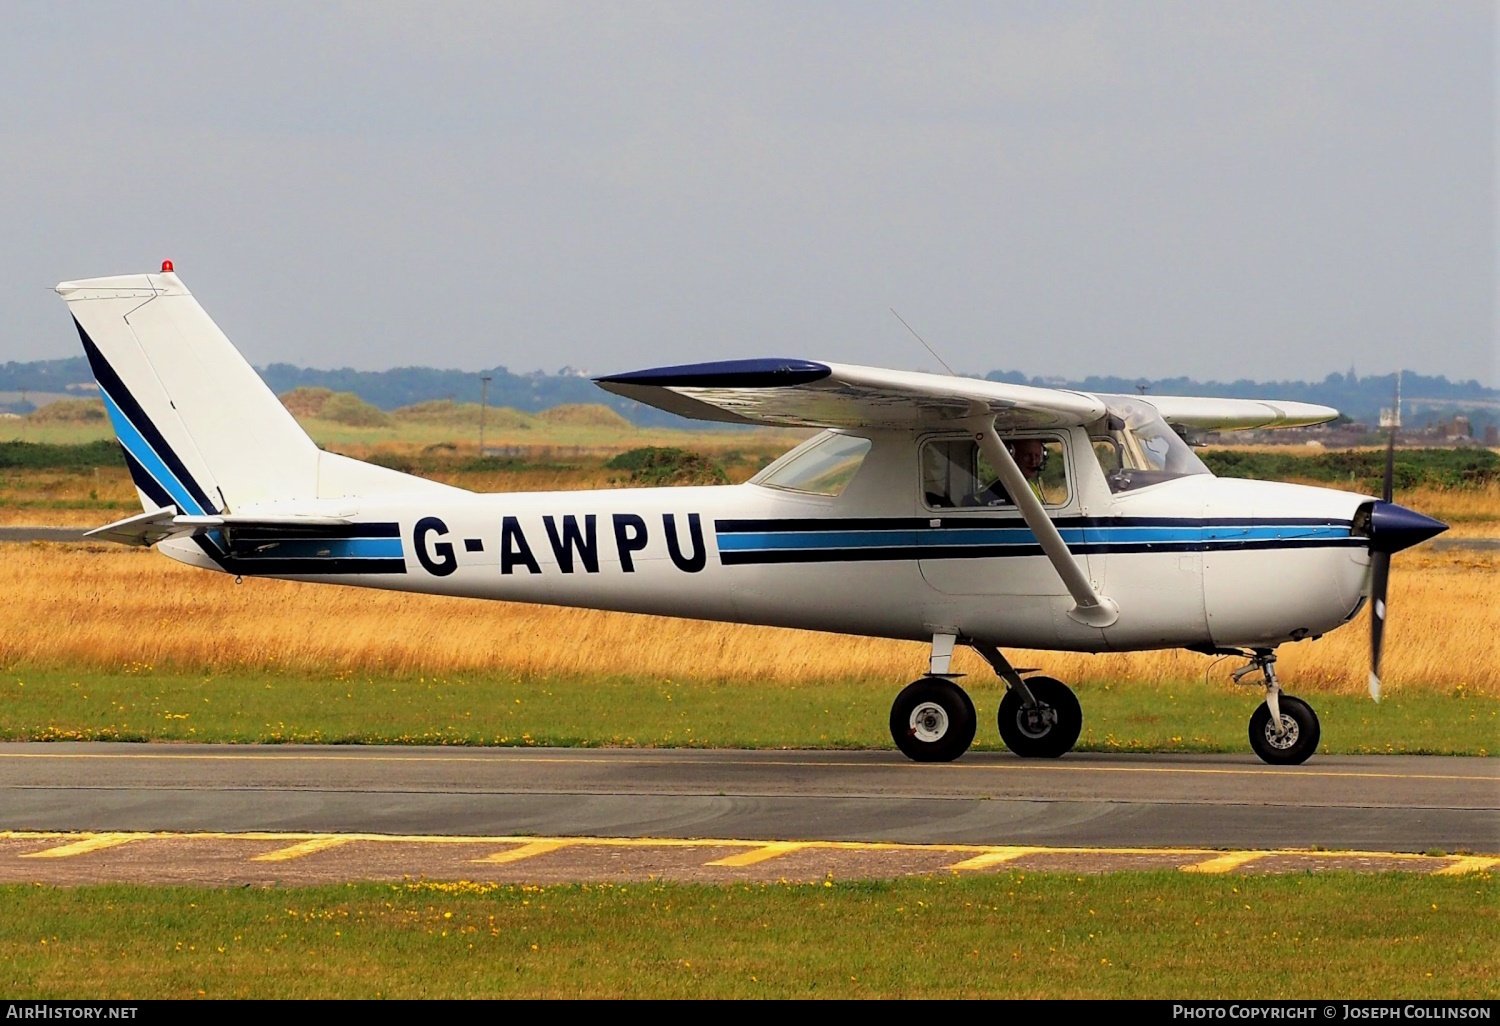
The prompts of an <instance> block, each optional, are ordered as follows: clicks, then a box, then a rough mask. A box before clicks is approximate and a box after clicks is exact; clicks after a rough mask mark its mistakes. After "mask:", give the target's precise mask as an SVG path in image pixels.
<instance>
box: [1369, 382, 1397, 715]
mask: <svg viewBox="0 0 1500 1026" xmlns="http://www.w3.org/2000/svg"><path fill="white" fill-rule="evenodd" d="M1398 394H1399V393H1398ZM1395 477H1396V425H1395V424H1392V425H1391V435H1390V437H1389V438H1388V439H1386V443H1385V487H1384V488H1383V489H1381V493H1380V497H1381V499H1382V500H1384V501H1385V502H1386V504H1387V505H1389V504H1390V502H1391V497H1392V495H1394V494H1395V489H1396V482H1395ZM1371 541H1372V542H1373V541H1374V531H1373V530H1372V531H1371ZM1371 548H1372V549H1373V551H1372V552H1371V553H1370V562H1371V570H1372V578H1371V581H1370V697H1371V698H1373V699H1374V700H1375V701H1377V702H1378V701H1380V649H1381V646H1382V645H1383V644H1384V642H1385V610H1386V605H1385V592H1386V585H1388V584H1389V583H1390V580H1391V553H1390V552H1389V551H1387V550H1386V549H1385V548H1384V547H1383V546H1382V547H1380V548H1375V546H1373V545H1372V546H1371Z"/></svg>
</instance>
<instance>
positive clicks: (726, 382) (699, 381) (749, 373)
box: [594, 357, 833, 388]
mask: <svg viewBox="0 0 1500 1026" xmlns="http://www.w3.org/2000/svg"><path fill="white" fill-rule="evenodd" d="M832 373H833V369H832V368H831V367H829V366H828V365H826V364H822V363H817V362H815V361H813V360H798V359H790V358H784V357H773V358H761V359H752V360H718V361H714V362H710V363H685V364H678V365H675V366H672V367H648V368H647V369H645V370H638V371H627V372H626V373H624V374H607V375H605V376H603V377H598V378H595V379H594V383H595V384H598V385H647V386H655V387H657V388H769V387H774V386H787V387H790V386H795V385H806V384H810V383H812V382H814V381H821V380H822V379H823V378H826V377H828V376H829V375H831V374H832Z"/></svg>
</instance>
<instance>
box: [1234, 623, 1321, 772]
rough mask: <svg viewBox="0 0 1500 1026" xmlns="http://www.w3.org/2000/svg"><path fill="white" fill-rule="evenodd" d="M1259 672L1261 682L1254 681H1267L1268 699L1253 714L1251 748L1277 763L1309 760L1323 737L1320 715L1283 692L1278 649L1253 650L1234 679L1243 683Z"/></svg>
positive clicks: (1289, 764) (1253, 682)
mask: <svg viewBox="0 0 1500 1026" xmlns="http://www.w3.org/2000/svg"><path fill="white" fill-rule="evenodd" d="M1256 671H1259V672H1260V674H1261V681H1255V680H1252V681H1250V683H1252V684H1255V683H1264V684H1265V686H1266V700H1265V701H1264V702H1262V703H1261V705H1260V708H1258V709H1256V710H1255V712H1254V713H1252V714H1251V716H1250V747H1251V748H1252V749H1254V751H1255V754H1256V755H1258V756H1260V758H1261V761H1263V762H1268V763H1270V764H1271V765H1273V766H1296V765H1299V764H1301V763H1304V762H1306V761H1307V760H1308V759H1309V758H1310V757H1311V756H1312V754H1313V753H1314V752H1316V751H1317V750H1318V740H1319V739H1320V738H1321V737H1322V728H1321V727H1320V726H1319V725H1318V714H1317V713H1315V712H1313V709H1312V706H1310V705H1308V704H1307V703H1306V702H1304V701H1302V699H1300V698H1293V697H1292V696H1291V695H1283V694H1282V693H1281V683H1280V682H1279V681H1278V680H1277V679H1276V653H1275V652H1273V651H1272V650H1270V649H1268V648H1257V649H1256V650H1255V651H1253V652H1251V653H1250V662H1249V663H1247V664H1246V665H1244V666H1242V667H1240V668H1239V669H1238V670H1235V671H1234V673H1233V675H1232V676H1233V679H1234V682H1235V683H1236V684H1240V683H1243V682H1244V679H1245V678H1246V677H1248V676H1250V674H1252V673H1255V672H1256Z"/></svg>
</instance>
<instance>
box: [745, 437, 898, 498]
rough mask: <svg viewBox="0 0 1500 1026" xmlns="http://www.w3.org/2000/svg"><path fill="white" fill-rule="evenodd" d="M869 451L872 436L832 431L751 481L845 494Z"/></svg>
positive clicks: (816, 493) (829, 494)
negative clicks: (862, 436) (864, 436)
mask: <svg viewBox="0 0 1500 1026" xmlns="http://www.w3.org/2000/svg"><path fill="white" fill-rule="evenodd" d="M869 452H870V440H869V439H868V438H857V437H855V436H854V435H841V434H835V433H829V434H827V435H824V436H823V437H822V438H820V439H816V440H814V441H813V442H812V443H811V444H809V445H808V446H807V447H806V448H803V449H801V450H800V451H794V452H792V453H791V454H789V455H788V456H786V457H783V458H782V459H780V460H778V461H776V462H775V463H773V464H771V465H770V466H769V467H767V468H766V469H765V470H763V471H761V472H760V473H759V474H757V475H756V476H755V477H754V478H752V479H751V484H758V485H765V486H766V487H767V488H781V489H785V490H786V491H789V492H805V493H807V494H809V495H827V496H830V497H831V496H836V495H839V494H842V492H843V491H844V489H845V488H847V487H848V485H849V482H850V481H852V480H854V474H855V472H856V471H858V470H859V467H860V464H862V463H863V462H864V461H865V457H866V456H867V455H869Z"/></svg>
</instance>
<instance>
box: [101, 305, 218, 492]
mask: <svg viewBox="0 0 1500 1026" xmlns="http://www.w3.org/2000/svg"><path fill="white" fill-rule="evenodd" d="M73 324H74V325H75V326H76V327H77V328H78V337H79V339H80V340H81V341H82V342H83V351H84V353H85V354H86V355H87V356H88V359H89V366H90V367H91V368H92V369H93V371H94V380H95V381H97V382H98V383H99V392H100V394H101V395H102V396H103V397H104V406H105V409H107V410H108V411H109V419H110V421H111V422H112V423H113V424H114V428H115V435H116V436H117V437H118V438H119V439H120V444H121V445H122V446H124V447H125V451H126V452H127V453H129V454H130V455H131V456H132V457H133V458H134V459H135V461H136V463H137V464H139V465H140V467H141V468H142V469H143V470H144V471H146V472H147V473H148V474H149V475H150V476H151V477H152V478H154V479H155V480H156V482H157V483H158V484H159V485H160V486H161V487H162V488H163V489H164V490H165V491H167V492H168V493H170V495H171V496H172V501H173V502H174V503H175V504H176V505H177V506H178V507H180V508H181V509H182V510H183V511H184V512H187V513H191V514H193V515H195V516H202V515H205V514H207V515H212V514H215V513H218V512H219V510H218V507H216V506H215V505H214V504H213V502H212V501H210V500H209V498H208V495H207V493H206V492H204V490H203V489H202V488H201V487H200V486H199V485H198V482H197V481H195V480H194V479H193V476H192V474H190V473H188V469H187V467H186V466H185V465H184V464H183V462H182V460H181V459H179V458H178V456H177V454H176V453H175V452H173V451H172V447H171V446H170V445H168V444H167V440H166V439H165V438H164V437H162V434H161V432H160V431H158V430H157V429H156V425H155V424H153V423H151V418H149V417H147V416H146V411H145V410H143V409H141V405H140V403H138V402H136V401H135V397H134V396H132V395H131V394H130V390H129V389H128V388H126V387H125V383H124V382H123V381H121V380H120V376H119V375H118V374H116V373H115V370H114V368H113V367H111V366H110V365H109V361H107V360H106V359H105V358H104V354H103V353H101V352H100V351H99V347H98V346H96V345H94V340H93V339H91V338H89V335H88V332H86V331H84V330H83V325H82V324H79V323H78V318H76V317H75V318H73ZM143 490H145V489H143Z"/></svg>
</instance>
